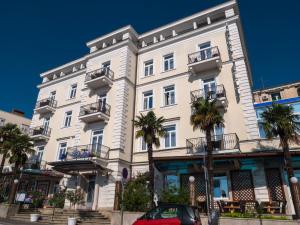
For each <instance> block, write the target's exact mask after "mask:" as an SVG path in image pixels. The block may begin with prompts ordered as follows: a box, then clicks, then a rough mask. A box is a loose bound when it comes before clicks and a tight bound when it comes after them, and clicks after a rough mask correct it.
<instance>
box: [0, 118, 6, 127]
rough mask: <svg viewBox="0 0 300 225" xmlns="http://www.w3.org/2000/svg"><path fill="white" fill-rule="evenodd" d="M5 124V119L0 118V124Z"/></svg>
mask: <svg viewBox="0 0 300 225" xmlns="http://www.w3.org/2000/svg"><path fill="white" fill-rule="evenodd" d="M4 125H5V119H4V118H0V126H4Z"/></svg>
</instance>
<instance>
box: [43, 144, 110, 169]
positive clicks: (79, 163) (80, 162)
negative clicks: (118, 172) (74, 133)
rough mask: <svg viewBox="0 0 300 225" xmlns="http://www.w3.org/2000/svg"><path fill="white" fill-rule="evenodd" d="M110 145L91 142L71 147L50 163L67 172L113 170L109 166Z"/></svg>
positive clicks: (54, 167)
mask: <svg viewBox="0 0 300 225" xmlns="http://www.w3.org/2000/svg"><path fill="white" fill-rule="evenodd" d="M109 150H110V149H109V147H107V146H105V145H101V144H89V145H79V146H74V147H70V148H68V149H67V151H66V152H65V153H63V154H61V155H60V156H59V159H58V160H57V161H54V162H49V163H48V165H50V166H53V167H52V169H53V170H56V171H59V172H62V173H65V174H78V171H81V172H84V171H103V172H106V173H108V172H111V170H110V169H108V168H107V164H108V161H107V160H108V158H109Z"/></svg>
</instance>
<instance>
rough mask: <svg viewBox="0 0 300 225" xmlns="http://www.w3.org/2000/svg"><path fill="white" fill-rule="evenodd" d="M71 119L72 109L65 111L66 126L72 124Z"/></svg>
mask: <svg viewBox="0 0 300 225" xmlns="http://www.w3.org/2000/svg"><path fill="white" fill-rule="evenodd" d="M71 119H72V111H68V112H66V113H65V120H64V127H69V126H71Z"/></svg>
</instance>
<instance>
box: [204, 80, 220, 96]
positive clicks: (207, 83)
mask: <svg viewBox="0 0 300 225" xmlns="http://www.w3.org/2000/svg"><path fill="white" fill-rule="evenodd" d="M216 89H217V85H216V81H215V79H214V78H211V79H206V80H203V91H204V93H203V95H204V98H209V99H215V98H216Z"/></svg>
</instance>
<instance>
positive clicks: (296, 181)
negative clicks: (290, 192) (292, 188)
mask: <svg viewBox="0 0 300 225" xmlns="http://www.w3.org/2000/svg"><path fill="white" fill-rule="evenodd" d="M290 181H291V182H292V183H293V184H297V183H298V178H297V177H291V178H290Z"/></svg>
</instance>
